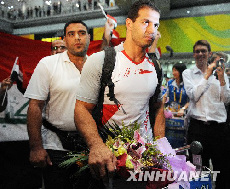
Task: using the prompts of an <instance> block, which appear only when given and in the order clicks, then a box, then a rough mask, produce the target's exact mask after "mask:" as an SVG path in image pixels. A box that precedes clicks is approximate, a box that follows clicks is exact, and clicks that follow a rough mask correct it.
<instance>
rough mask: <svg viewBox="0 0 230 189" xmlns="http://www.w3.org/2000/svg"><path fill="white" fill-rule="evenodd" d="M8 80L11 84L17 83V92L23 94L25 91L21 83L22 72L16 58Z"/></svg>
mask: <svg viewBox="0 0 230 189" xmlns="http://www.w3.org/2000/svg"><path fill="white" fill-rule="evenodd" d="M10 78H11V80H12V81H13V82H16V83H17V88H18V90H19V91H20V92H21V93H22V94H24V92H25V90H26V89H24V88H23V86H22V83H23V71H22V66H21V64H20V62H19V59H18V57H16V59H15V62H14V65H13V68H12V71H11V75H10Z"/></svg>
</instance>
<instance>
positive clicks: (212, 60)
mask: <svg viewBox="0 0 230 189" xmlns="http://www.w3.org/2000/svg"><path fill="white" fill-rule="evenodd" d="M217 56H219V57H221V58H224V63H226V62H227V61H228V55H227V54H225V53H224V52H216V53H214V54H213V55H212V58H211V59H210V63H212V62H214V60H215V59H216V58H217Z"/></svg>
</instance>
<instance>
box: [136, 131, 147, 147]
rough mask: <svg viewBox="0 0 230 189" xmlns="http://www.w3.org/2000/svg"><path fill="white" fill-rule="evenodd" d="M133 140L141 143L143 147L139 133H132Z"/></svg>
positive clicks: (143, 143) (143, 142) (142, 140)
mask: <svg viewBox="0 0 230 189" xmlns="http://www.w3.org/2000/svg"><path fill="white" fill-rule="evenodd" d="M134 140H136V141H137V142H139V143H141V144H142V145H145V141H144V139H143V138H142V137H141V135H140V133H139V132H138V131H137V130H136V131H134Z"/></svg>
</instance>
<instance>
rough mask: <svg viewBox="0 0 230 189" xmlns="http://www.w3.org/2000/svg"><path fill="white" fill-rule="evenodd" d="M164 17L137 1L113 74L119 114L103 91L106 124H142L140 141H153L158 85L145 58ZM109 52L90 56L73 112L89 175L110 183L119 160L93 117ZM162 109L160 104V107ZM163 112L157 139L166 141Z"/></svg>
mask: <svg viewBox="0 0 230 189" xmlns="http://www.w3.org/2000/svg"><path fill="white" fill-rule="evenodd" d="M159 19H160V13H159V10H158V9H157V8H156V7H155V6H154V4H153V3H152V2H151V1H148V0H143V1H136V2H135V3H134V4H133V6H132V7H131V9H130V11H129V14H128V18H127V19H126V27H127V33H126V41H125V42H124V44H123V49H124V50H122V48H121V45H120V46H118V47H116V48H115V50H116V57H115V68H114V70H113V73H112V77H111V78H112V82H113V83H114V85H115V87H114V93H115V97H116V99H117V100H118V101H119V104H120V105H119V108H118V107H117V105H116V104H115V103H114V102H113V101H110V100H109V99H108V97H107V95H106V94H107V93H108V88H107V87H106V88H105V95H104V96H105V99H104V104H103V121H104V122H105V123H108V122H109V123H113V122H115V123H117V124H118V125H119V126H121V123H122V122H123V123H124V125H125V126H127V125H129V124H130V123H133V122H135V121H137V122H138V123H140V124H141V126H140V130H141V135H142V136H143V137H144V138H145V139H146V140H147V141H151V139H152V137H153V131H152V128H151V125H150V121H149V99H150V97H151V96H153V94H154V93H155V89H156V86H157V84H158V79H157V73H156V69H155V66H154V63H153V62H152V61H151V59H149V57H148V55H147V54H146V48H147V47H149V46H151V44H152V43H153V41H154V39H155V36H156V34H157V29H158V27H159ZM104 57H105V52H104V51H102V52H99V53H95V54H93V55H91V56H90V57H89V58H88V59H87V61H86V63H85V65H84V68H83V70H82V76H81V80H80V85H79V91H78V92H77V103H76V106H75V121H76V126H77V128H78V130H79V131H80V132H81V133H82V135H83V136H84V138H85V140H86V142H87V145H88V147H89V149H90V154H89V161H88V163H89V165H90V169H91V173H92V174H93V175H94V176H95V177H97V178H103V179H106V178H107V173H108V174H111V173H113V172H114V170H115V166H116V158H115V156H114V155H113V154H112V152H111V151H110V150H109V148H108V147H107V146H106V145H105V144H104V143H103V141H102V139H101V138H100V136H99V134H98V130H97V125H96V123H95V121H94V119H93V117H92V115H91V112H92V110H93V108H94V107H95V104H96V103H97V102H98V95H99V90H100V77H101V73H102V66H103V63H104ZM159 104H161V102H160V103H159ZM164 120H165V119H164V114H163V106H161V109H159V111H158V113H157V115H156V121H155V123H156V124H155V126H154V135H155V136H159V137H163V136H164V129H165V122H164Z"/></svg>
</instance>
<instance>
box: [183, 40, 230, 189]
mask: <svg viewBox="0 0 230 189" xmlns="http://www.w3.org/2000/svg"><path fill="white" fill-rule="evenodd" d="M211 55H212V52H211V46H210V44H209V42H208V41H206V40H198V41H197V42H196V43H195V45H194V46H193V57H194V58H195V61H196V65H195V67H193V68H190V69H186V70H185V71H184V72H183V74H182V75H183V80H184V86H185V90H186V93H187V95H188V97H189V99H190V102H189V108H188V116H189V119H190V122H189V127H188V144H190V143H191V142H192V141H199V142H201V144H202V146H203V152H202V154H201V155H202V162H203V166H207V167H209V160H210V159H211V160H212V164H213V170H214V171H220V173H219V174H218V175H217V180H216V189H219V188H221V189H224V188H226V187H227V185H228V183H227V182H229V181H228V180H229V179H228V178H227V177H226V175H227V174H225V172H224V171H225V166H226V164H227V158H226V157H225V156H226V154H225V149H224V146H225V139H224V137H225V136H224V134H225V130H226V127H227V125H226V119H227V112H226V109H225V104H227V103H229V102H230V89H229V81H228V79H227V75H226V74H225V73H224V63H223V64H222V63H221V61H220V57H218V58H216V59H215V60H213V62H211V63H210V64H208V60H209V58H210V57H211ZM220 63H221V64H220ZM214 72H216V73H217V76H218V77H215V76H214Z"/></svg>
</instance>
